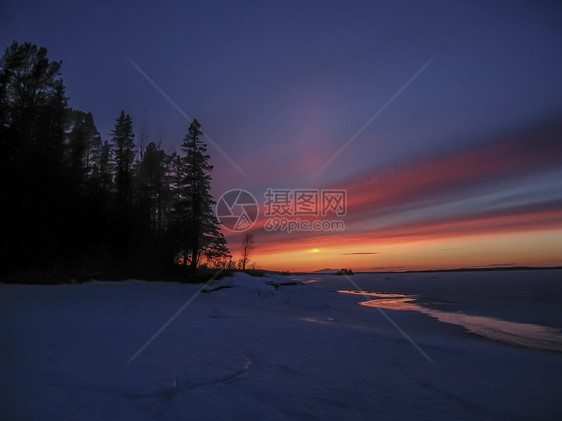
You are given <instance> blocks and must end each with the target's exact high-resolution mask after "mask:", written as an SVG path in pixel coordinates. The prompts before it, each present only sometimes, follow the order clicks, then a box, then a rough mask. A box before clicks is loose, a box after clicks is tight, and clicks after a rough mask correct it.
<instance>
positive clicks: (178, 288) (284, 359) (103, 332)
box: [0, 274, 562, 420]
mask: <svg viewBox="0 0 562 421" xmlns="http://www.w3.org/2000/svg"><path fill="white" fill-rule="evenodd" d="M288 280H290V279H289V278H287V277H281V276H279V277H277V276H270V277H264V278H251V277H249V276H247V275H244V274H236V276H235V277H232V278H228V277H227V278H223V279H222V280H221V281H218V282H216V283H214V284H213V285H211V286H209V287H208V289H209V290H212V289H216V290H215V291H214V292H211V293H201V294H199V295H197V296H195V295H196V294H197V293H198V291H199V289H200V288H201V285H183V284H176V283H154V282H152V283H148V282H142V281H127V282H119V283H108V282H91V283H87V284H83V285H57V286H28V285H0V340H1V343H2V347H1V349H2V351H1V352H2V355H1V357H2V366H1V367H2V368H1V372H0V376H1V377H0V379H1V383H0V384H1V391H2V393H1V395H0V396H1V397H0V411H1V412H0V418H1V419H32V420H34V419H41V420H44V419H57V420H71V419H72V420H74V419H76V420H78V419H79V420H100V419H120V420H128V419H131V420H132V419H135V420H138V419H141V420H143V419H147V420H151V419H170V420H174V419H177V420H185V419H202V420H206V419H217V420H218V419H221V420H222V419H268V420H277V419H279V420H284V419H287V420H289V419H428V420H429V419H431V420H435V419H556V418H557V417H560V416H562V402H561V401H560V399H559V398H560V390H562V376H560V373H562V354H559V353H553V352H541V351H532V350H527V349H521V348H517V347H512V346H509V345H504V344H501V343H497V342H494V341H490V340H486V339H483V338H480V337H478V336H475V335H469V334H466V333H465V332H464V331H463V329H462V328H460V327H458V326H454V325H451V324H445V323H441V322H439V321H437V320H435V319H433V318H431V317H429V316H427V315H424V314H420V313H418V312H414V311H393V310H385V311H386V314H387V315H388V316H389V317H390V318H391V319H392V320H393V321H394V322H395V323H396V325H397V326H399V327H400V328H401V329H403V331H404V332H405V333H406V334H407V335H409V337H410V338H411V339H412V340H413V341H414V342H415V343H416V344H417V345H418V346H419V347H420V349H421V350H423V352H425V353H426V354H427V356H429V358H430V359H429V360H428V359H427V358H425V357H424V355H422V353H420V352H419V350H418V349H416V347H415V346H413V345H412V344H411V343H410V342H408V340H406V339H405V337H404V336H403V335H402V334H401V333H400V332H399V331H398V330H397V329H396V328H395V326H393V325H392V324H391V323H389V322H388V320H386V319H385V318H384V317H382V315H381V314H379V313H378V312H377V311H373V309H369V308H366V307H362V306H358V305H357V301H358V300H357V296H354V295H351V294H339V293H337V292H333V291H328V290H326V289H322V288H318V287H315V286H314V284H306V285H282V283H284V282H286V281H288ZM280 284H281V285H280ZM219 287H225V288H219ZM193 297H195V298H194V299H192V298H193ZM191 299H192V301H191V302H190V304H189V305H187V306H186V307H185V309H184V311H182V312H181V313H180V314H179V315H178V316H177V318H175V319H174V320H173V321H172V322H171V323H170V324H169V325H168V326H167V327H166V328H165V329H163V330H162V331H161V333H160V334H159V335H158V336H157V337H155V338H154V339H153V340H152V341H149V340H150V339H151V337H153V335H154V334H155V332H157V331H159V329H161V328H162V326H164V325H165V324H166V322H167V321H169V320H170V318H171V317H172V316H173V315H174V314H175V313H176V312H177V311H178V309H180V308H181V307H182V306H184V305H185V304H186V303H187V302H188V301H189V300H191ZM147 341H149V343H148V345H147V346H146V348H145V349H144V350H143V351H142V352H140V353H139V354H138V356H136V357H135V358H134V359H133V360H132V361H131V362H130V364H127V361H130V360H131V357H133V356H135V355H136V353H137V352H138V351H139V350H140V349H142V347H143V345H145V344H146V343H147ZM432 362H433V363H434V364H433V363H432Z"/></svg>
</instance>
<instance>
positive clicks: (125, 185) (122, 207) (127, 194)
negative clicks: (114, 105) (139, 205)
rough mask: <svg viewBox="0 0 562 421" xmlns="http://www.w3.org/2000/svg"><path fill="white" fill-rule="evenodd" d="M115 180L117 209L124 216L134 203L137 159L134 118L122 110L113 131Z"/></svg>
mask: <svg viewBox="0 0 562 421" xmlns="http://www.w3.org/2000/svg"><path fill="white" fill-rule="evenodd" d="M111 134H112V136H113V138H112V142H113V160H114V171H115V174H114V181H115V186H116V192H115V193H116V196H117V209H118V212H119V213H121V215H122V216H123V215H124V214H126V213H127V210H128V209H129V208H130V206H131V204H132V192H133V189H132V184H133V167H134V159H135V140H134V139H135V134H134V133H133V120H132V119H131V116H130V115H129V114H125V111H123V110H121V114H120V115H119V117H118V118H117V120H116V122H115V128H114V129H113V131H112V133H111Z"/></svg>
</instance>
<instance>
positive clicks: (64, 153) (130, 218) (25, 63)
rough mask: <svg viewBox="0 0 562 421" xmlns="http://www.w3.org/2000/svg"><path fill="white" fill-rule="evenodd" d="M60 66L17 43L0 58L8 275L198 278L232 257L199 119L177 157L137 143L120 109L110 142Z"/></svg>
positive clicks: (0, 176) (0, 163)
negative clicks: (183, 273) (173, 274)
mask: <svg viewBox="0 0 562 421" xmlns="http://www.w3.org/2000/svg"><path fill="white" fill-rule="evenodd" d="M61 64H62V62H61V61H58V62H57V61H51V60H49V58H48V57H47V50H46V49H45V48H44V47H37V46H36V45H33V44H30V43H23V44H19V43H17V42H14V43H13V44H12V45H11V46H10V47H8V48H7V49H6V50H5V52H4V54H3V56H2V59H1V60H0V142H1V143H0V171H1V173H0V183H1V185H0V187H1V189H2V190H1V191H2V204H3V206H2V211H3V216H2V217H1V218H0V221H1V222H0V227H1V228H0V230H1V231H0V236H1V238H2V241H1V246H0V247H1V249H0V253H1V259H2V261H1V262H0V264H1V267H0V272H1V273H2V274H3V275H4V279H6V275H10V274H20V275H21V274H26V273H32V274H33V276H36V275H37V273H67V274H72V275H74V273H73V272H76V276H80V274H82V275H85V276H90V275H96V273H95V271H96V270H97V271H100V270H101V268H104V269H103V271H105V272H108V273H107V274H108V275H110V276H111V275H112V274H111V273H110V272H112V271H113V272H114V273H118V272H121V273H122V274H123V275H124V276H131V275H134V274H137V273H141V274H142V272H144V273H145V274H149V273H150V272H154V274H155V275H156V274H158V273H161V271H162V270H167V269H170V270H176V269H175V268H177V267H178V266H183V267H184V268H188V269H189V270H190V272H195V271H196V270H197V268H198V267H199V266H200V265H201V264H202V263H203V262H206V263H211V264H213V265H220V264H221V262H224V261H225V260H226V259H227V258H229V257H230V253H229V250H228V247H227V245H226V241H225V238H224V236H223V235H222V233H221V231H220V229H219V222H218V221H217V219H216V218H215V216H214V214H213V212H212V206H213V204H214V200H213V198H212V196H211V194H210V183H211V172H212V169H213V166H212V165H210V163H209V159H210V157H209V154H208V153H207V150H206V145H205V143H204V142H203V140H202V139H201V137H202V131H201V125H200V124H199V122H197V120H193V121H192V122H191V124H190V126H189V129H188V130H187V133H186V135H185V138H184V139H183V142H182V143H181V148H180V150H179V152H171V153H166V152H165V151H164V150H163V149H162V147H161V145H160V144H158V143H156V142H149V143H148V144H147V145H146V146H145V145H144V139H142V140H143V142H141V144H140V145H137V144H136V143H135V134H134V130H133V120H132V118H131V116H130V115H129V114H127V113H126V112H125V111H123V110H122V111H121V112H120V113H119V115H118V116H117V118H116V120H115V125H114V128H113V130H112V132H111V139H109V140H103V139H102V137H101V135H100V133H99V131H98V130H97V128H96V126H95V123H94V117H93V116H92V114H91V113H89V112H84V111H80V110H75V109H71V108H70V107H69V106H68V102H67V101H68V98H67V97H66V96H65V88H64V85H63V80H62V78H61V74H60V68H61ZM102 275H103V273H102ZM30 276H31V275H30ZM30 281H32V279H30Z"/></svg>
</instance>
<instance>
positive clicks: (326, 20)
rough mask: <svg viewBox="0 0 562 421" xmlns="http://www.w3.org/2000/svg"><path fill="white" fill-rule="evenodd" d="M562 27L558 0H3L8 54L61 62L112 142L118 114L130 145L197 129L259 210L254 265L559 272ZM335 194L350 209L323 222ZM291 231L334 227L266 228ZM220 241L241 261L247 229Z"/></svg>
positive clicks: (217, 182)
mask: <svg viewBox="0 0 562 421" xmlns="http://www.w3.org/2000/svg"><path fill="white" fill-rule="evenodd" d="M561 22H562V3H560V2H556V1H535V2H528V1H503V2H502V1H470V2H468V1H467V2H464V1H427V2H421V1H365V2H363V1H345V2H344V1H295V2H292V1H283V2H281V1H236V2H221V1H208V2H204V1H181V2H154V1H135V2H127V1H123V2H103V1H101V2H70V1H53V2H40V1H37V2H32V1H28V2H26V1H11V0H8V1H2V2H1V3H0V47H1V48H2V49H5V48H6V47H8V46H9V45H10V44H11V43H12V42H13V41H18V42H25V41H29V42H32V43H35V44H37V45H40V46H44V47H46V48H47V49H48V52H49V57H50V58H51V59H52V60H62V61H63V65H62V68H61V72H62V78H63V80H64V84H65V86H66V93H67V96H68V97H69V104H70V106H72V107H73V108H77V109H80V110H83V111H89V112H92V114H93V116H94V119H95V123H96V126H97V128H98V129H99V131H100V133H101V135H102V137H103V138H104V139H110V131H111V129H112V127H113V124H114V123H115V119H116V118H117V117H118V115H119V112H120V110H121V109H123V110H125V111H126V112H127V113H129V114H130V115H131V117H132V118H133V122H134V127H135V133H136V137H137V140H139V139H140V138H141V137H143V138H144V139H145V142H148V141H156V142H160V143H161V145H162V147H163V148H164V149H165V150H166V151H173V150H176V149H178V147H179V145H180V143H181V140H182V139H183V137H184V135H185V133H186V131H187V128H188V126H189V123H190V119H192V118H197V120H198V121H199V122H200V123H201V125H202V129H203V130H204V132H205V139H206V141H207V143H208V151H209V153H210V155H211V157H212V158H211V160H212V164H213V165H214V170H213V174H212V175H213V182H212V189H213V195H214V196H215V198H216V200H217V201H220V198H221V197H222V195H223V194H224V193H225V192H228V191H229V190H232V189H243V190H245V191H247V192H248V193H250V194H251V195H252V196H253V197H254V198H255V200H256V202H257V204H258V209H259V212H258V214H257V221H256V222H255V224H254V225H253V226H252V227H251V232H253V234H254V237H255V249H254V251H253V254H252V256H251V257H252V261H253V262H254V263H255V264H256V265H257V266H258V267H262V268H265V269H272V270H289V271H305V270H306V271H309V270H317V269H322V268H327V267H330V268H337V267H351V268H353V269H354V270H365V271H367V270H380V271H385V270H390V271H392V270H413V269H443V268H455V267H481V266H498V267H502V266H518V265H536V266H553V265H562V252H561V251H562V177H561V176H562V76H561V75H562V73H561V70H560V69H562V25H561V24H560V23H561ZM268 189H269V192H270V193H271V192H274V193H275V194H276V198H275V199H276V200H273V202H275V203H274V204H276V205H280V202H279V200H277V199H278V197H277V196H279V197H281V196H282V193H283V192H290V193H289V195H294V194H297V193H295V189H298V191H307V192H309V193H310V192H313V193H314V192H317V194H318V198H319V199H318V202H315V203H317V204H318V206H320V207H319V208H317V211H318V212H319V214H318V215H306V216H303V217H302V218H301V216H300V215H297V213H298V212H297V203H298V200H297V199H294V200H292V201H291V202H290V203H289V202H287V203H289V205H290V206H293V207H292V208H291V209H289V212H288V213H286V214H285V215H279V214H276V215H275V214H274V215H272V217H273V218H275V217H277V221H275V220H272V217H271V215H270V217H268V216H267V215H265V213H266V211H267V210H268V207H269V208H271V206H270V205H271V200H270V201H269V204H268V198H267V197H266V193H267V192H268ZM329 191H340V192H341V191H344V192H345V193H346V194H345V201H344V203H343V204H344V205H345V206H344V208H345V209H344V210H345V212H339V213H340V214H336V213H335V212H329V211H327V212H325V213H326V214H325V215H324V214H323V212H322V211H323V210H325V209H324V207H322V206H326V204H325V203H323V202H322V201H321V200H320V199H321V198H322V197H323V196H322V193H323V192H329ZM290 197H293V196H290ZM303 197H304V196H303ZM270 199H271V196H270ZM322 203H323V204H322ZM231 205H232V209H231V210H232V212H233V213H234V215H235V216H240V215H241V214H242V213H243V211H244V210H245V209H247V208H246V207H245V206H244V205H243V204H241V203H240V202H233V203H231ZM269 210H270V211H271V209H269ZM270 213H271V212H270ZM343 213H345V214H343ZM280 218H285V221H288V222H289V223H295V221H296V220H297V219H298V218H301V219H304V220H306V221H308V222H311V221H313V220H316V221H320V222H322V221H323V222H326V221H327V222H329V221H339V222H337V223H334V224H332V225H330V224H328V223H325V224H324V226H323V227H322V228H321V229H318V230H315V231H303V230H301V231H295V232H290V233H289V232H282V231H281V230H280V229H281V227H280V226H278V228H279V229H278V230H277V231H273V232H272V231H267V230H266V227H270V228H271V226H272V223H277V222H280ZM342 222H343V225H344V226H343V229H340V228H342V227H341V223H342ZM337 224H340V225H337ZM337 227H339V228H338V229H336V228H337ZM299 228H301V229H302V226H301V227H299ZM223 232H224V233H225V236H226V238H227V240H228V241H229V246H230V249H231V251H232V252H233V254H234V257H238V254H239V249H240V241H241V239H242V237H243V235H244V232H242V231H241V230H239V231H236V232H232V231H230V230H228V229H226V228H225V229H224V230H223Z"/></svg>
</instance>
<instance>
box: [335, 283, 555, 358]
mask: <svg viewBox="0 0 562 421" xmlns="http://www.w3.org/2000/svg"><path fill="white" fill-rule="evenodd" d="M339 292H343V293H346V294H356V295H361V296H363V297H365V298H367V301H363V302H361V303H360V304H361V305H364V306H367V307H378V308H383V309H387V310H413V311H418V312H421V313H424V314H427V315H429V316H431V317H435V318H436V319H437V320H439V321H440V322H444V323H451V324H455V325H459V326H462V327H464V328H465V329H466V330H467V331H469V332H472V333H475V334H477V335H480V336H483V337H486V338H489V339H494V340H496V341H501V342H504V343H508V344H511V345H517V346H523V347H526V348H532V349H540V350H546V351H558V352H562V331H560V330H559V329H554V328H550V327H546V326H541V325H537V324H532V323H515V322H508V321H505V320H499V319H494V318H492V317H484V316H472V315H468V314H464V313H451V312H446V311H440V310H434V309H431V308H427V307H424V306H421V305H419V304H417V303H416V302H415V300H416V298H415V297H414V296H408V295H402V294H385V293H380V292H358V291H348V290H340V291H339ZM370 297H376V299H369V298H370Z"/></svg>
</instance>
